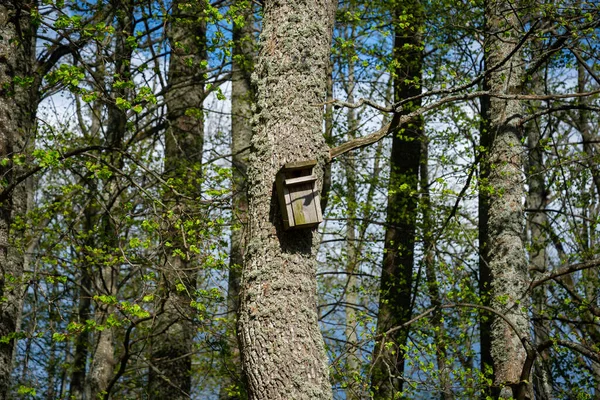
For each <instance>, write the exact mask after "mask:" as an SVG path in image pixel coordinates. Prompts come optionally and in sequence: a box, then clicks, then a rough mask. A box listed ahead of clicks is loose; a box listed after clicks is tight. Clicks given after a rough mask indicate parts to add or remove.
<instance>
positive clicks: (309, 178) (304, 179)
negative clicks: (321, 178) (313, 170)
mask: <svg viewBox="0 0 600 400" xmlns="http://www.w3.org/2000/svg"><path fill="white" fill-rule="evenodd" d="M316 180H317V177H316V176H315V175H308V176H300V177H298V178H290V179H286V180H285V185H286V186H290V185H297V184H299V183H305V182H314V181H316Z"/></svg>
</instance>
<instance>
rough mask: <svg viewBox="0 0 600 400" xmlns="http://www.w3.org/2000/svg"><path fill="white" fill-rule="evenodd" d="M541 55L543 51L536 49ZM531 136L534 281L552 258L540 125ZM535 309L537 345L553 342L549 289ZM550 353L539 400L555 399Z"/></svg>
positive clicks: (537, 385)
mask: <svg viewBox="0 0 600 400" xmlns="http://www.w3.org/2000/svg"><path fill="white" fill-rule="evenodd" d="M535 51H536V52H537V54H541V49H535ZM543 78H544V77H543V74H542V73H539V72H536V74H535V75H534V77H533V79H532V85H533V87H532V90H533V92H534V93H535V94H539V95H541V94H544V93H543V87H542V83H543ZM525 128H526V134H527V148H528V155H529V157H528V160H527V184H528V186H529V191H528V193H527V201H526V204H527V208H528V209H529V213H530V214H529V216H528V220H527V227H528V232H529V249H530V250H529V264H530V270H531V271H532V273H531V277H532V279H536V278H537V277H538V276H539V275H538V274H541V273H544V272H546V270H547V267H548V256H547V253H546V248H547V245H548V237H547V235H546V233H545V232H546V229H547V227H548V226H549V221H548V218H547V215H546V212H545V208H546V204H547V201H548V195H547V189H546V183H545V173H544V169H545V166H544V151H543V145H542V143H540V140H541V132H540V129H539V125H538V123H537V121H532V123H529V124H527V125H526V127H525ZM531 299H532V306H533V308H532V309H533V335H534V343H535V345H540V344H542V343H545V342H547V341H548V340H549V339H550V321H549V320H548V319H547V318H546V317H547V315H546V309H547V296H546V286H545V285H542V286H541V287H539V288H536V289H534V290H533V293H532V294H531ZM550 356H551V354H550V349H546V350H543V351H542V352H541V353H540V354H539V356H538V357H537V359H536V362H535V365H534V371H533V379H532V383H533V389H534V393H535V398H536V399H539V400H551V399H552V398H553V396H552V370H551V361H550Z"/></svg>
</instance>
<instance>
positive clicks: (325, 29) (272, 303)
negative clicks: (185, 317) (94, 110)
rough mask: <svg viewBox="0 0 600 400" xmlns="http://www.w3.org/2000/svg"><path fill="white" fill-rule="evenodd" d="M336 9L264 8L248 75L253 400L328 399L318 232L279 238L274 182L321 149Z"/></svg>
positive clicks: (246, 341)
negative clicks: (251, 86)
mask: <svg viewBox="0 0 600 400" xmlns="http://www.w3.org/2000/svg"><path fill="white" fill-rule="evenodd" d="M336 5H337V2H334V1H331V0H327V1H321V2H310V1H305V0H293V1H286V2H274V1H270V0H267V1H265V3H264V19H263V31H262V33H261V41H260V43H261V49H260V52H259V56H258V59H257V64H256V68H255V75H254V78H255V84H256V88H257V112H258V114H257V117H256V121H257V125H256V131H255V132H254V135H253V138H252V148H251V155H250V160H249V169H248V188H249V190H248V201H249V213H248V215H249V236H248V248H247V255H246V263H245V265H244V269H243V272H242V283H241V288H240V290H241V293H240V300H241V302H240V317H239V336H240V342H241V345H242V349H241V350H242V363H243V366H244V373H245V375H246V377H247V381H248V392H249V397H250V399H298V400H303V399H306V400H308V399H311V400H316V399H330V398H331V397H332V391H331V386H330V383H329V377H328V366H327V357H326V355H325V351H324V347H323V338H322V336H321V332H320V330H319V325H318V322H317V310H316V305H317V287H316V250H317V247H318V245H319V236H318V235H317V232H316V230H315V229H297V230H289V231H284V230H283V223H282V216H281V211H280V209H279V205H278V202H277V195H276V193H275V189H274V187H275V185H274V182H275V176H276V173H277V172H278V170H279V169H280V168H281V167H282V166H283V165H284V164H285V163H287V162H293V161H301V160H314V159H316V160H318V161H319V164H318V165H317V167H316V168H315V169H316V174H317V176H318V178H319V180H321V178H322V166H323V163H324V162H325V161H326V160H328V158H329V154H328V148H327V146H326V144H325V142H324V139H323V132H322V129H323V109H322V107H321V106H319V104H322V103H323V101H324V100H325V91H326V81H327V75H326V74H327V70H328V62H329V54H330V46H331V37H332V31H333V21H334V15H335V9H336Z"/></svg>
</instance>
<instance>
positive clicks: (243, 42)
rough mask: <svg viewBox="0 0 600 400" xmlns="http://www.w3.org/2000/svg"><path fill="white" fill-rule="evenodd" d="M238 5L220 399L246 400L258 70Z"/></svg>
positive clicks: (244, 11)
mask: <svg viewBox="0 0 600 400" xmlns="http://www.w3.org/2000/svg"><path fill="white" fill-rule="evenodd" d="M236 5H237V6H238V7H239V9H238V12H239V14H240V15H241V16H242V21H243V22H242V23H239V24H234V27H233V43H234V46H233V61H232V72H231V152H232V154H233V156H232V163H233V186H232V191H233V201H232V204H233V209H232V215H233V218H234V224H235V228H233V229H232V232H231V251H230V253H229V277H228V288H227V309H228V314H229V318H228V319H229V321H230V322H231V328H230V329H231V330H230V334H229V335H228V338H227V339H228V342H227V345H226V346H227V347H226V352H225V354H224V357H225V360H224V362H226V363H227V364H226V365H227V369H226V371H225V375H224V376H223V377H222V382H221V389H220V392H219V398H220V399H228V400H234V399H242V398H245V397H246V390H245V387H244V384H243V381H242V362H241V358H240V351H239V344H238V340H237V337H236V335H235V331H236V327H235V324H236V322H237V315H238V311H239V310H238V306H239V301H240V279H241V272H242V268H243V265H244V255H245V253H246V235H247V233H248V186H247V184H246V182H247V175H248V156H249V154H250V139H251V137H252V123H251V118H252V109H251V105H252V103H253V102H254V91H253V90H252V86H251V85H252V82H251V79H250V75H251V74H252V70H253V69H254V47H255V45H256V40H255V39H254V14H253V8H252V4H251V2H250V1H248V0H238V1H237V2H236Z"/></svg>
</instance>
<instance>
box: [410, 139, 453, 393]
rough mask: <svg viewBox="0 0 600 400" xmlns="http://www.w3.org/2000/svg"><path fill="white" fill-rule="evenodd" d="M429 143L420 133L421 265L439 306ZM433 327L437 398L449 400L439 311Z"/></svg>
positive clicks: (436, 304) (432, 321) (440, 300)
mask: <svg viewBox="0 0 600 400" xmlns="http://www.w3.org/2000/svg"><path fill="white" fill-rule="evenodd" d="M428 161H429V143H428V141H427V137H426V136H425V135H423V138H422V141H421V166H420V171H419V174H420V178H419V180H420V186H421V204H422V215H423V251H424V254H423V264H424V267H425V276H426V280H427V291H428V294H429V298H430V299H431V304H432V305H434V306H440V305H441V304H442V296H441V293H440V288H439V285H440V282H439V280H438V276H437V272H436V269H435V243H434V240H435V239H434V235H433V228H434V224H433V217H432V215H431V213H432V211H433V208H432V205H431V196H430V194H429V164H428ZM431 325H432V326H433V328H434V330H435V333H434V340H435V345H436V348H437V349H436V361H437V369H438V374H439V379H440V389H441V390H440V399H441V400H452V399H454V393H453V391H452V376H451V374H450V371H449V369H448V368H449V366H447V365H446V361H447V359H448V357H447V352H446V346H447V343H446V333H445V329H444V319H443V315H442V312H441V311H440V310H438V311H435V312H434V314H433V315H432V317H431Z"/></svg>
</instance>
